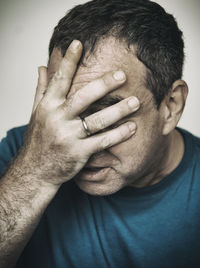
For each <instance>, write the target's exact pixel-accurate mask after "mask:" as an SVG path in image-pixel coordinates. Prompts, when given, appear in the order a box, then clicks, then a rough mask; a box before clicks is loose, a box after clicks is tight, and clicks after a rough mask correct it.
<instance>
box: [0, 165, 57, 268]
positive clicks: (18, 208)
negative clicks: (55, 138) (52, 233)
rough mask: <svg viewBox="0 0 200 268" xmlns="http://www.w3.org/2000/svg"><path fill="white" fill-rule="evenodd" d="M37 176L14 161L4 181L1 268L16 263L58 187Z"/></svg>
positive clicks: (0, 207)
mask: <svg viewBox="0 0 200 268" xmlns="http://www.w3.org/2000/svg"><path fill="white" fill-rule="evenodd" d="M25 170H26V169H25ZM35 176H36V174H34V175H33V174H28V173H27V170H26V174H25V172H24V171H23V165H21V166H20V165H19V163H18V164H16V163H13V164H12V166H11V167H10V168H9V169H8V171H7V172H6V174H5V175H4V176H3V177H2V178H1V180H0V252H1V254H0V267H1V268H4V267H5V268H9V267H13V266H14V264H15V263H16V261H17V259H18V258H19V256H20V254H21V252H22V250H23V249H24V247H25V245H26V244H27V242H28V241H29V239H30V237H31V235H32V233H33V231H34V230H35V228H36V226H37V224H38V222H39V220H40V218H41V216H42V214H43V212H44V210H45V209H46V207H47V206H48V204H49V203H50V201H51V200H52V198H53V197H54V196H55V194H56V192H57V190H58V187H56V186H53V185H50V184H49V185H48V184H44V182H42V180H41V181H40V180H38V178H35Z"/></svg>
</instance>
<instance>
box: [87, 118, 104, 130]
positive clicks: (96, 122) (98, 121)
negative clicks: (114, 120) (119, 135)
mask: <svg viewBox="0 0 200 268" xmlns="http://www.w3.org/2000/svg"><path fill="white" fill-rule="evenodd" d="M89 125H90V126H91V127H92V128H95V130H100V129H104V128H106V123H105V120H104V118H103V117H102V116H94V118H93V119H92V121H91V122H90V123H89Z"/></svg>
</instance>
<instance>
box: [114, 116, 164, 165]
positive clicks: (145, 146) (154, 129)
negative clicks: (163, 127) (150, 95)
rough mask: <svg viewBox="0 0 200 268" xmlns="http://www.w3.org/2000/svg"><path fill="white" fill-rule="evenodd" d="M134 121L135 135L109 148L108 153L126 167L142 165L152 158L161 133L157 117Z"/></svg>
mask: <svg viewBox="0 0 200 268" xmlns="http://www.w3.org/2000/svg"><path fill="white" fill-rule="evenodd" d="M134 121H135V122H136V124H137V131H136V133H135V134H134V135H133V136H132V137H131V138H130V139H128V140H127V141H125V142H123V143H120V144H118V145H115V146H113V147H112V148H110V152H111V153H112V154H114V155H115V156H116V157H117V158H118V159H120V162H121V163H122V165H123V166H126V167H127V166H130V165H134V166H139V165H142V163H143V164H144V162H146V161H148V159H150V158H152V156H153V154H154V152H155V150H156V148H157V147H158V144H159V137H160V133H161V131H160V127H159V120H158V118H157V116H154V117H153V116H151V117H149V116H146V117H144V118H142V119H138V120H134Z"/></svg>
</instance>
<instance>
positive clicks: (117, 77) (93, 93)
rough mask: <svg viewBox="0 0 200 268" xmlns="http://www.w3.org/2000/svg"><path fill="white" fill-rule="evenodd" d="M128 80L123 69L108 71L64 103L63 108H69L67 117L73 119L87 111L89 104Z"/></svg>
mask: <svg viewBox="0 0 200 268" xmlns="http://www.w3.org/2000/svg"><path fill="white" fill-rule="evenodd" d="M125 81H126V75H125V73H124V72H123V71H121V70H119V71H116V72H108V73H106V74H105V75H104V76H102V77H101V78H99V79H96V80H94V81H92V82H90V83H88V84H87V85H86V86H84V87H83V88H81V89H80V90H78V91H77V92H76V93H75V94H74V95H73V96H71V97H70V98H69V99H66V101H65V102H64V103H63V104H62V106H61V108H64V110H65V111H66V110H67V118H68V119H72V118H74V117H76V116H78V115H79V114H80V113H82V112H83V111H85V110H86V109H87V108H88V106H89V105H91V104H92V103H93V102H95V101H97V100H98V99H100V98H102V97H103V96H105V95H106V94H107V93H109V92H110V91H112V90H114V89H116V88H118V87H120V86H121V85H122V84H124V82H125Z"/></svg>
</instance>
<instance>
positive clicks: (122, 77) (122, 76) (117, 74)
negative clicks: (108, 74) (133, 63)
mask: <svg viewBox="0 0 200 268" xmlns="http://www.w3.org/2000/svg"><path fill="white" fill-rule="evenodd" d="M113 77H114V79H115V80H117V81H123V80H125V79H126V75H125V73H124V72H123V71H117V72H115V73H114V74H113Z"/></svg>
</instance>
